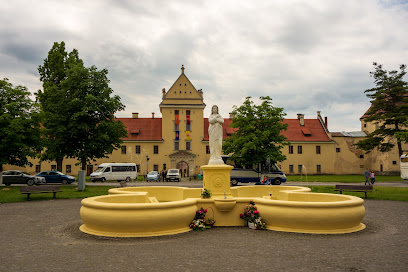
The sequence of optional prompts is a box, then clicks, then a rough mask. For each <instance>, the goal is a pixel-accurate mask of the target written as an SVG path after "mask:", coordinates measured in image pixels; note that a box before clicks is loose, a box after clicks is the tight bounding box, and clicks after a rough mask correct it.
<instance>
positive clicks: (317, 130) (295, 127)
mask: <svg viewBox="0 0 408 272" xmlns="http://www.w3.org/2000/svg"><path fill="white" fill-rule="evenodd" d="M284 122H285V123H286V124H288V129H287V130H286V131H283V132H282V134H283V135H284V136H285V137H286V138H287V139H288V141H289V142H330V141H331V140H330V138H329V136H327V134H326V132H325V131H324V129H323V127H322V124H321V123H320V121H319V120H318V119H305V125H304V126H301V125H300V122H299V120H298V119H285V120H284ZM309 133H310V135H309Z"/></svg>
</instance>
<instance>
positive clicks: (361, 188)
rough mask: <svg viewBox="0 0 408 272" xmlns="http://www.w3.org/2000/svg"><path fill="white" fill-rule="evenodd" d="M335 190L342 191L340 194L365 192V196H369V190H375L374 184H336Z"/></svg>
mask: <svg viewBox="0 0 408 272" xmlns="http://www.w3.org/2000/svg"><path fill="white" fill-rule="evenodd" d="M334 190H335V191H340V194H342V193H343V192H364V194H365V198H367V192H372V191H373V185H348V184H347V185H344V184H340V185H336V187H335V188H334Z"/></svg>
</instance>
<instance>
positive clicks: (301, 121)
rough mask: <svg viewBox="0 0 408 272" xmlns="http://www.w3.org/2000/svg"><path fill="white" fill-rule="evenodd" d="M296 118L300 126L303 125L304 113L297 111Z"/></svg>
mask: <svg viewBox="0 0 408 272" xmlns="http://www.w3.org/2000/svg"><path fill="white" fill-rule="evenodd" d="M297 116H298V119H299V122H300V125H301V126H304V125H305V115H304V114H302V113H298V115H297Z"/></svg>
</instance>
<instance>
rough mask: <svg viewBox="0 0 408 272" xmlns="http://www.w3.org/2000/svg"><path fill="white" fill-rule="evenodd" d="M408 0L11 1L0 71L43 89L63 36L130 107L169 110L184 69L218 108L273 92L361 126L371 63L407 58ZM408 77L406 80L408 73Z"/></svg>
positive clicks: (2, 28)
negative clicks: (163, 105)
mask: <svg viewBox="0 0 408 272" xmlns="http://www.w3.org/2000/svg"><path fill="white" fill-rule="evenodd" d="M407 2H408V1H398V0H380V1H378V0H359V1H355V0H330V1H327V0H308V1H301V0H298V1H292V0H282V1H278V0H273V1H272V0H258V1H248V0H231V1H219V0H217V1H213V0H203V1H178V0H171V1H168V0H166V1H161V0H160V1H159V0H158V1H154V0H137V1H133V0H64V1H55V0H38V1H33V0H13V1H3V2H2V4H1V5H0V78H5V77H6V78H9V80H10V82H11V83H12V84H13V85H23V86H27V87H28V88H29V90H30V91H31V92H35V91H37V90H38V89H40V88H41V82H40V81H39V74H38V71H37V67H38V66H39V65H41V64H42V63H43V59H44V58H46V57H47V53H48V51H49V50H50V49H51V47H52V45H53V43H54V42H61V41H64V42H65V43H66V49H67V51H71V50H72V49H74V48H76V49H78V51H79V55H80V57H81V58H82V59H83V60H84V62H85V65H86V66H91V65H95V66H96V67H97V68H99V69H102V68H106V69H108V70H109V74H108V77H109V79H110V80H111V84H110V86H111V87H112V88H113V89H114V91H115V94H117V95H119V96H120V97H121V98H122V102H123V103H124V104H125V105H126V110H125V111H122V112H119V113H117V116H118V117H130V116H131V113H132V112H139V116H140V117H150V116H151V112H155V113H156V116H160V110H159V103H160V102H161V90H162V88H166V90H168V89H169V88H170V87H171V85H172V84H173V83H174V81H175V80H176V79H177V78H178V76H179V75H180V73H181V70H180V68H181V65H182V64H183V65H184V67H185V68H186V69H185V74H186V75H187V77H188V78H189V79H190V81H191V82H192V83H193V85H194V86H195V87H196V89H203V92H204V102H205V103H206V104H207V108H206V109H205V115H206V116H208V115H209V112H210V108H211V105H213V104H218V105H219V107H220V111H221V114H222V115H223V116H224V117H228V113H229V112H230V111H232V107H233V105H237V106H239V105H241V104H242V102H243V101H244V99H245V97H246V96H252V97H254V98H257V97H259V96H264V95H269V96H271V97H272V99H273V103H274V105H275V106H277V107H283V108H284V111H285V112H286V113H287V116H286V118H296V114H297V113H303V114H305V117H306V118H316V112H317V111H321V112H322V115H323V116H327V117H328V122H329V130H330V131H355V130H360V122H359V118H360V117H361V116H362V115H363V113H364V112H365V111H366V109H367V108H368V107H369V104H370V103H369V100H368V98H366V96H365V94H364V90H366V89H369V88H372V87H373V86H374V85H373V79H372V78H371V77H370V74H369V72H370V71H373V65H372V63H373V62H374V61H375V62H378V63H382V64H384V68H385V69H387V70H398V69H399V65H400V64H408V38H407V37H408V3H407ZM406 80H407V79H406Z"/></svg>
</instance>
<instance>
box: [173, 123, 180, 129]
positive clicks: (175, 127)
mask: <svg viewBox="0 0 408 272" xmlns="http://www.w3.org/2000/svg"><path fill="white" fill-rule="evenodd" d="M174 131H180V123H179V124H177V125H176V124H174Z"/></svg>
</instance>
